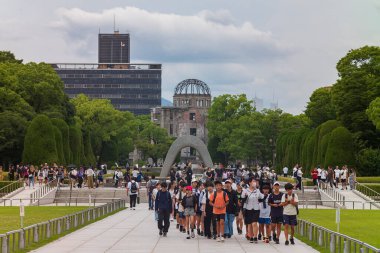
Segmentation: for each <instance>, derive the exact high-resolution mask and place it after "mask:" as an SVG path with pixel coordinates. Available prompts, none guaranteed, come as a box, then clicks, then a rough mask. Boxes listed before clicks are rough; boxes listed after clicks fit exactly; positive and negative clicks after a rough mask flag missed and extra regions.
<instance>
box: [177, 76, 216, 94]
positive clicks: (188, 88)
mask: <svg viewBox="0 0 380 253" xmlns="http://www.w3.org/2000/svg"><path fill="white" fill-rule="evenodd" d="M187 94H189V95H211V92H210V88H209V87H208V85H207V84H206V83H204V82H202V81H201V80H198V79H186V80H183V81H182V82H180V83H179V84H178V85H177V86H176V88H175V90H174V95H187Z"/></svg>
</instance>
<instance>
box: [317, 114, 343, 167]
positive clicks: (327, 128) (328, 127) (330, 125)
mask: <svg viewBox="0 0 380 253" xmlns="http://www.w3.org/2000/svg"><path fill="white" fill-rule="evenodd" d="M339 126H341V124H340V123H339V121H337V120H329V121H326V122H325V123H323V124H322V125H321V128H320V131H319V135H318V156H317V163H318V164H321V165H322V164H323V163H324V162H325V155H326V149H327V144H328V140H326V139H328V137H326V135H328V134H330V133H331V132H332V131H333V130H334V129H335V128H337V127H339ZM325 137H326V138H325ZM324 138H325V141H324Z"/></svg>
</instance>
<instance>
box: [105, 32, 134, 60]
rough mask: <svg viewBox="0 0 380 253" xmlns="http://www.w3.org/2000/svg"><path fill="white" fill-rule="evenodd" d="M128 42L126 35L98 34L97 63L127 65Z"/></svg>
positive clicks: (117, 33)
mask: <svg viewBox="0 0 380 253" xmlns="http://www.w3.org/2000/svg"><path fill="white" fill-rule="evenodd" d="M129 62H130V40H129V34H128V33H124V34H122V33H119V32H118V31H115V32H114V33H100V34H99V35H98V63H129Z"/></svg>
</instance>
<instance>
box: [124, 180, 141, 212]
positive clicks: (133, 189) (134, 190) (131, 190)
mask: <svg viewBox="0 0 380 253" xmlns="http://www.w3.org/2000/svg"><path fill="white" fill-rule="evenodd" d="M139 191H140V187H139V184H138V183H137V182H136V181H135V178H132V181H131V182H129V183H128V186H127V195H128V194H129V202H130V203H129V204H130V208H131V210H136V200H137V195H138V194H139Z"/></svg>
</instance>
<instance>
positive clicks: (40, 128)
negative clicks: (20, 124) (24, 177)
mask: <svg viewBox="0 0 380 253" xmlns="http://www.w3.org/2000/svg"><path fill="white" fill-rule="evenodd" d="M23 161H24V163H30V164H37V165H39V164H42V163H45V162H46V163H50V164H51V163H55V162H57V161H58V155H57V147H56V142H55V134H54V128H53V124H52V123H51V121H50V119H49V118H48V117H47V116H45V115H38V116H36V117H35V118H34V119H33V120H32V122H31V124H30V126H29V127H28V129H27V131H26V135H25V140H24V152H23Z"/></svg>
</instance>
